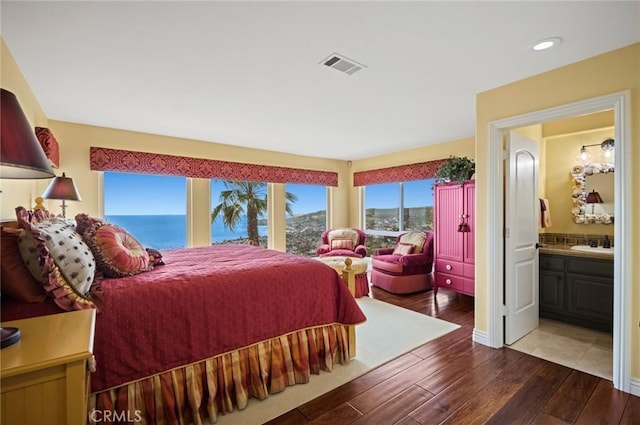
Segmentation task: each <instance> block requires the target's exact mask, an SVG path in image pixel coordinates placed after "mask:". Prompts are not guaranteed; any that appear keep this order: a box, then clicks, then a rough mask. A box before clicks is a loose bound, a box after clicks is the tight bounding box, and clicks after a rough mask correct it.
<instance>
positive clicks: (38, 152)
mask: <svg viewBox="0 0 640 425" xmlns="http://www.w3.org/2000/svg"><path fill="white" fill-rule="evenodd" d="M0 111H2V113H1V114H0V179H50V178H51V177H55V174H54V173H53V169H52V168H51V164H50V162H49V160H48V159H47V157H46V155H45V154H44V151H43V150H42V146H40V143H39V142H38V139H36V135H35V132H34V131H33V129H32V128H31V125H30V124H29V121H28V120H27V117H26V116H25V115H24V112H22V108H20V104H19V103H18V99H17V98H16V96H15V95H14V94H13V93H11V92H10V91H8V90H5V89H0ZM0 334H1V337H2V345H1V348H4V347H8V346H10V345H11V344H14V343H16V342H18V341H19V340H20V330H19V329H18V328H1V327H0Z"/></svg>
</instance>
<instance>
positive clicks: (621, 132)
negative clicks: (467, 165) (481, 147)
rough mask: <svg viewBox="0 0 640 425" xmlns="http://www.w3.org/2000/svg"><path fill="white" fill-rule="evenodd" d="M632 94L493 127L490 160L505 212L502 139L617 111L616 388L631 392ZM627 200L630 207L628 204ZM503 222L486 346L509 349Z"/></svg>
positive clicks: (495, 244)
mask: <svg viewBox="0 0 640 425" xmlns="http://www.w3.org/2000/svg"><path fill="white" fill-rule="evenodd" d="M629 102H630V93H629V92H628V91H625V92H620V93H614V94H611V95H606V96H601V97H598V98H594V99H588V100H585V101H580V102H575V103H572V104H568V105H563V106H560V107H555V108H550V109H546V110H541V111H536V112H533V113H528V114H524V115H519V116H515V117H511V118H507V119H503V120H499V121H494V122H491V123H490V125H489V146H488V149H489V156H488V182H487V184H488V194H489V199H490V202H489V205H488V207H489V208H491V210H493V211H503V210H504V209H503V208H504V196H503V191H502V188H503V175H504V165H503V161H502V159H503V149H502V147H503V135H504V134H505V132H507V131H509V130H511V129H514V128H518V127H525V126H530V125H534V124H541V123H544V122H547V121H553V120H557V119H563V118H569V117H574V116H579V115H585V114H590V113H595V112H600V111H604V110H609V109H613V110H614V117H615V119H614V125H615V137H614V138H615V140H616V152H615V163H616V167H617V170H616V171H617V172H616V173H615V179H614V180H615V206H614V208H615V211H616V214H617V217H616V227H615V234H614V238H615V240H616V241H617V242H616V244H615V246H614V256H615V258H616V262H615V265H614V307H613V384H614V387H615V388H617V389H619V390H622V391H625V392H631V376H630V358H631V355H630V352H631V347H630V338H629V330H630V327H631V283H630V282H631V279H630V276H631V260H632V259H631V255H630V252H631V250H630V247H631V241H630V240H629V238H625V237H624V235H625V234H630V233H629V232H630V217H631V205H630V203H629V202H628V200H629V199H630V193H631V187H630V186H631V181H630V180H631V178H630V170H631V168H630V163H629V152H628V151H629V143H630V141H629V140H630V139H629V135H630V117H629V109H630V108H629ZM625 201H626V202H625ZM504 222H505V217H503V216H502V215H500V214H493V215H491V214H490V215H489V231H488V237H487V241H486V242H485V243H486V249H487V250H488V251H489V252H494V253H495V255H494V256H492V257H490V258H489V264H488V275H487V277H488V282H489V283H488V287H487V298H488V304H489V305H488V311H489V323H488V329H487V342H488V345H490V346H492V347H502V346H503V345H504V321H503V319H504V318H505V316H506V311H508V308H505V306H504V301H503V300H504V283H505V279H504V266H505V264H504V248H503V241H504ZM507 320H508V319H507Z"/></svg>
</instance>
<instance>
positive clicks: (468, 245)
mask: <svg viewBox="0 0 640 425" xmlns="http://www.w3.org/2000/svg"><path fill="white" fill-rule="evenodd" d="M433 203H434V212H433V222H434V223H433V227H434V234H435V251H434V257H435V279H434V281H435V282H434V285H433V293H434V294H435V295H437V294H438V288H449V289H452V290H454V291H457V292H459V293H462V294H467V295H471V296H473V295H475V281H474V271H475V265H474V257H475V251H474V242H475V238H474V234H475V211H474V208H475V181H473V180H467V181H465V182H464V183H458V182H452V183H441V184H437V185H436V186H435V195H434V199H433Z"/></svg>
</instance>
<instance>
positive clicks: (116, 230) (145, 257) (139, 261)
mask: <svg viewBox="0 0 640 425" xmlns="http://www.w3.org/2000/svg"><path fill="white" fill-rule="evenodd" d="M84 239H85V241H86V242H87V245H89V247H90V248H91V251H92V252H93V255H94V256H95V257H96V262H97V263H98V270H100V271H102V272H103V273H104V275H105V276H109V277H123V276H131V275H134V274H138V273H142V272H146V271H149V270H151V269H152V268H153V265H150V264H149V254H148V253H147V251H146V250H145V249H144V246H142V244H141V243H140V242H138V240H137V239H136V238H134V237H133V235H131V234H130V233H129V232H127V231H126V230H125V229H123V228H122V227H119V226H117V225H115V224H107V223H96V224H94V225H92V226H91V227H89V228H88V229H87V230H86V231H85V233H84Z"/></svg>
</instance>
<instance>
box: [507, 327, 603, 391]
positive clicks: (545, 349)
mask: <svg viewBox="0 0 640 425" xmlns="http://www.w3.org/2000/svg"><path fill="white" fill-rule="evenodd" d="M510 348H512V349H514V350H517V351H521V352H523V353H527V354H530V355H532V356H535V357H539V358H541V359H544V360H548V361H551V362H554V363H558V364H561V365H564V366H568V367H571V368H574V369H577V370H580V371H582V372H586V373H589V374H591V375H595V376H598V377H600V378H604V379H608V380H612V379H613V335H612V334H610V333H606V332H600V331H596V330H592V329H587V328H581V327H579V326H573V325H570V324H568V323H562V322H557V321H554V320H549V319H542V318H541V319H540V325H539V327H538V329H535V330H533V331H532V332H531V333H529V334H528V335H527V336H525V337H524V338H522V339H520V340H518V341H516V342H515V343H514V344H513V345H511V347H510Z"/></svg>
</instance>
